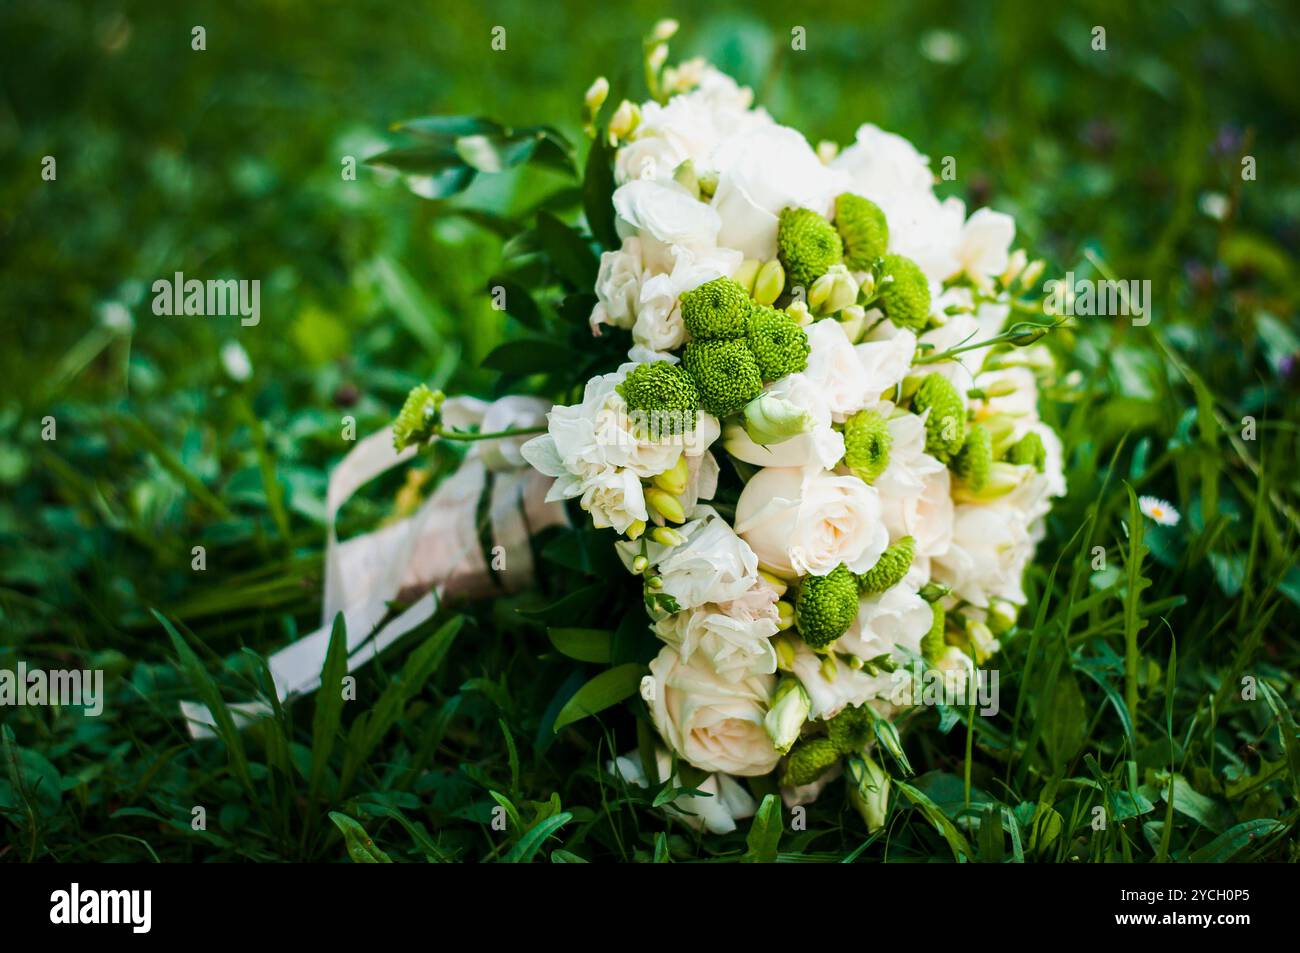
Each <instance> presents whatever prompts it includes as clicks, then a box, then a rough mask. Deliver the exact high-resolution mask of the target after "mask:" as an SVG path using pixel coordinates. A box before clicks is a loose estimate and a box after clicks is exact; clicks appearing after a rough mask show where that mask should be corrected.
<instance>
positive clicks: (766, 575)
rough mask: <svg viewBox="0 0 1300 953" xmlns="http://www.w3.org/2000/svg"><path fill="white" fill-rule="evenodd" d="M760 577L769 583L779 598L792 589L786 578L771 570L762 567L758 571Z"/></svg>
mask: <svg viewBox="0 0 1300 953" xmlns="http://www.w3.org/2000/svg"><path fill="white" fill-rule="evenodd" d="M758 578H759V579H762V580H763V582H765V583H767V585H768V586H770V587H771V588H772V590H773V591H774V592H775V593H776V595H777V598H778V599H779V598H780V597H781V596H783V595H785V594H786V593H787V592H788V591H789V589H790V586H789V585H788V584H787V583H786V581H785V580H784V579H781V578H779V577H777V576H774V575H772V574H771V573H770V572H765V571H763V570H762V569H760V570H759V571H758Z"/></svg>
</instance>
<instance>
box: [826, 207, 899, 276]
mask: <svg viewBox="0 0 1300 953" xmlns="http://www.w3.org/2000/svg"><path fill="white" fill-rule="evenodd" d="M835 229H836V230H837V231H838V232H839V233H840V238H841V239H842V240H843V242H844V264H846V265H848V266H849V270H850V271H866V270H867V269H868V268H870V267H871V265H872V262H874V261H875V260H876V259H877V258H880V257H881V256H882V255H884V254H885V249H886V248H887V247H888V246H889V224H888V223H887V222H886V221H885V213H884V212H882V211H881V210H880V206H879V205H877V204H876V203H875V202H873V201H871V200H870V199H864V198H863V197H862V196H860V195H854V194H853V193H851V192H845V193H844V194H843V195H841V196H840V197H839V198H837V199H836V200H835Z"/></svg>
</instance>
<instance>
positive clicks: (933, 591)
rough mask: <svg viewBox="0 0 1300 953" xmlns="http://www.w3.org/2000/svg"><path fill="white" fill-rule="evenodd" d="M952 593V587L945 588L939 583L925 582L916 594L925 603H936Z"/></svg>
mask: <svg viewBox="0 0 1300 953" xmlns="http://www.w3.org/2000/svg"><path fill="white" fill-rule="evenodd" d="M950 592H952V586H945V585H944V584H943V583H941V582H927V583H926V584H925V585H924V586H922V587H921V590H920V592H918V593H917V595H919V596H920V597H921V598H922V599H924V600H925V601H926V602H938V601H939V600H940V599H942V598H943V597H944V596H946V595H947V594H948V593H950Z"/></svg>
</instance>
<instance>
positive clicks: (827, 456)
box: [723, 373, 844, 469]
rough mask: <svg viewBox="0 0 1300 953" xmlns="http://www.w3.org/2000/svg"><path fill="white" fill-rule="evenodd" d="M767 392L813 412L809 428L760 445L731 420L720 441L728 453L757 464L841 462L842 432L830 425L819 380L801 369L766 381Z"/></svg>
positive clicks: (825, 465) (829, 464)
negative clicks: (814, 380)
mask: <svg viewBox="0 0 1300 953" xmlns="http://www.w3.org/2000/svg"><path fill="white" fill-rule="evenodd" d="M767 393H769V394H771V395H772V396H774V397H779V398H781V399H782V400H788V401H789V402H790V403H792V404H794V405H795V406H796V407H799V408H801V409H803V410H806V411H807V412H808V413H809V414H810V415H811V416H812V421H813V425H812V427H811V429H809V430H808V431H807V432H806V433H801V434H798V435H796V436H794V437H791V438H789V439H788V440H782V441H781V442H780V443H774V444H771V445H769V446H763V445H761V444H757V443H755V442H754V441H753V440H751V439H750V437H749V434H748V433H746V432H745V428H744V427H743V426H742V425H740V424H737V423H733V424H730V425H728V427H727V431H726V434H725V437H724V442H723V446H725V447H726V449H727V452H728V453H729V454H731V455H732V456H733V457H735V458H736V459H737V460H743V461H745V462H746V463H752V464H754V465H755V466H760V467H805V466H811V465H817V466H820V467H822V468H823V469H830V468H831V467H833V466H835V464H837V463H839V462H840V460H841V459H842V458H843V457H844V435H843V434H841V433H840V432H839V431H838V430H835V429H834V428H833V427H832V423H833V421H832V419H831V409H830V406H829V405H828V404H827V403H826V397H825V394H824V393H823V391H822V388H821V387H820V386H819V385H818V384H816V383H815V382H813V381H812V380H811V379H810V378H809V377H808V375H807V374H804V373H798V374H787V375H786V376H785V377H783V378H781V379H780V380H778V381H774V382H773V383H771V384H769V385H768V386H767Z"/></svg>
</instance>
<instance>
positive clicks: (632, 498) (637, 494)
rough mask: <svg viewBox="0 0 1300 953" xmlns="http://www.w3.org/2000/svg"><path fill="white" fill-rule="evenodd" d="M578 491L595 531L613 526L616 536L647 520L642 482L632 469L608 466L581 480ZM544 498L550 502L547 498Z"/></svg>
mask: <svg viewBox="0 0 1300 953" xmlns="http://www.w3.org/2000/svg"><path fill="white" fill-rule="evenodd" d="M556 486H557V487H558V486H559V483H558V481H557V483H556ZM578 490H579V495H580V497H581V499H580V500H579V503H580V505H581V506H582V508H583V509H584V510H586V511H587V512H588V513H589V514H591V524H592V525H593V526H595V527H596V528H597V529H605V528H607V527H610V526H612V527H613V528H614V529H615V530H617V531H618V532H619V533H626V532H627V529H628V527H629V526H631V525H632V524H633V523H635V522H636V521H637V520H641V521H643V522H644V521H645V520H646V519H648V516H647V514H646V507H645V494H644V492H643V490H642V488H641V481H640V480H639V479H637V476H636V474H634V473H633V472H632V471H631V470H619V469H617V468H615V467H610V468H609V469H608V470H605V471H603V472H601V473H599V474H596V475H595V476H589V477H586V478H585V479H583V480H582V482H581V484H580V485H579V487H578ZM564 492H566V493H567V491H564ZM552 493H555V494H556V497H555V498H560V496H561V494H560V493H559V492H557V491H556V490H552ZM547 498H548V499H552V497H551V496H550V495H548V497H547Z"/></svg>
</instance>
